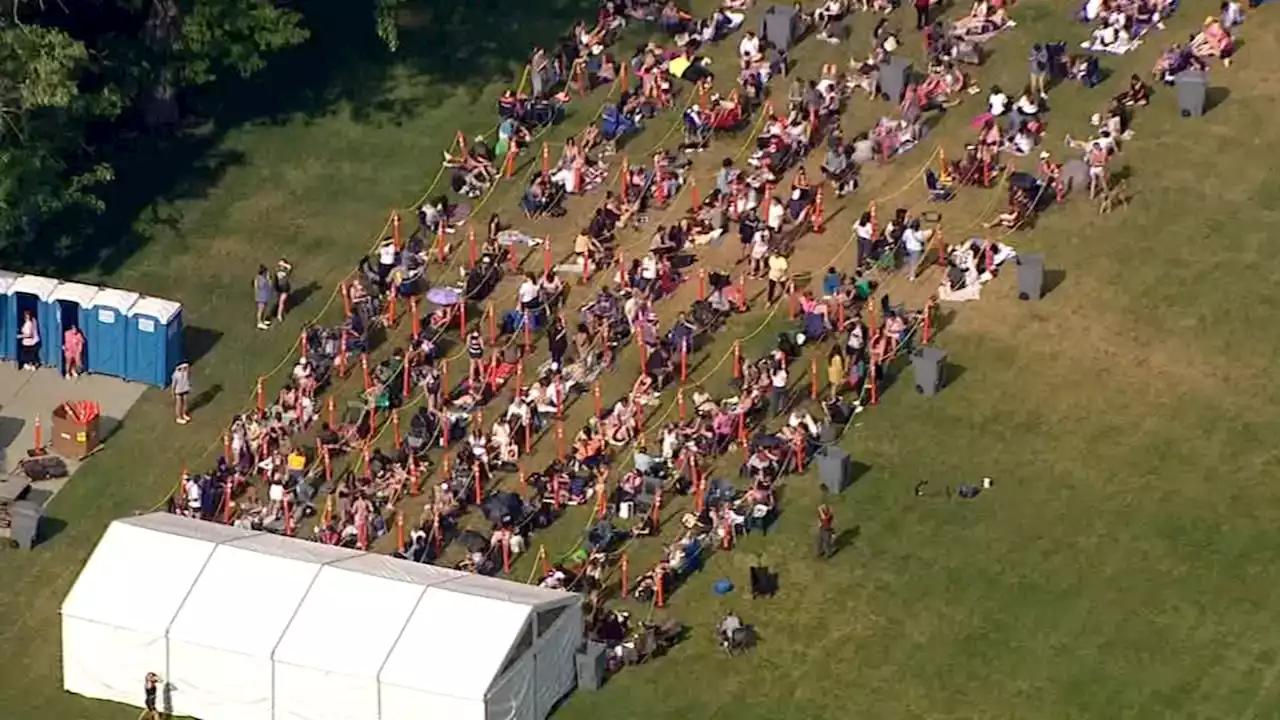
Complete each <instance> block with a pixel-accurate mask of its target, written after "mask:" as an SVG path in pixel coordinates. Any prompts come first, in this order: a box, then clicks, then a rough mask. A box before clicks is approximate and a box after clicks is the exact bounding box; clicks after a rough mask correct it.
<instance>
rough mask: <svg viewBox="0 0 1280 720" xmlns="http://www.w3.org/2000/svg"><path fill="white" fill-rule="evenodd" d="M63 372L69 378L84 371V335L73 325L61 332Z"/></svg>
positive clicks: (75, 376) (77, 375)
mask: <svg viewBox="0 0 1280 720" xmlns="http://www.w3.org/2000/svg"><path fill="white" fill-rule="evenodd" d="M62 360H63V373H64V374H65V375H66V376H67V377H69V378H77V377H80V374H81V373H83V372H84V335H83V334H81V332H80V328H77V327H76V326H75V325H72V326H71V327H69V328H67V330H66V332H64V333H62Z"/></svg>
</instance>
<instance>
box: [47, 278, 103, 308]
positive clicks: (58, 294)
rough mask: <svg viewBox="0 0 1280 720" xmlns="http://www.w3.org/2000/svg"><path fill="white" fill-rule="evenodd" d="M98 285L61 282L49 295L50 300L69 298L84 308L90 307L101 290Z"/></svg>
mask: <svg viewBox="0 0 1280 720" xmlns="http://www.w3.org/2000/svg"><path fill="white" fill-rule="evenodd" d="M101 290H102V288H100V287H98V286H97V285H85V284H84V283H78V282H61V283H58V286H57V287H55V288H54V289H53V292H52V293H51V294H50V295H49V299H50V300H68V301H70V302H73V303H75V304H77V305H79V306H80V307H82V308H86V309H87V308H88V307H89V303H91V302H93V297H94V296H95V295H97V294H98V292H99V291H101Z"/></svg>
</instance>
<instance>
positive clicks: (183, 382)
mask: <svg viewBox="0 0 1280 720" xmlns="http://www.w3.org/2000/svg"><path fill="white" fill-rule="evenodd" d="M169 387H170V388H171V389H172V392H173V415H174V419H175V420H176V421H177V423H178V424H179V425H186V424H187V423H189V422H191V416H190V415H188V414H187V397H188V396H189V395H191V363H189V362H186V361H185V360H184V361H182V362H180V363H178V366H177V367H175V368H174V369H173V376H172V377H170V378H169Z"/></svg>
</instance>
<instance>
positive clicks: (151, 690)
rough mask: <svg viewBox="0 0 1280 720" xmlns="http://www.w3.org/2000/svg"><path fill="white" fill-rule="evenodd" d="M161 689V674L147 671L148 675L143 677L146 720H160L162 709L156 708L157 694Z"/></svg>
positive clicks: (143, 715) (144, 715)
mask: <svg viewBox="0 0 1280 720" xmlns="http://www.w3.org/2000/svg"><path fill="white" fill-rule="evenodd" d="M159 690H160V676H159V675H157V674H155V673H153V672H149V673H147V675H146V677H144V678H143V679H142V694H143V698H142V700H143V705H144V706H145V707H146V710H145V711H144V712H143V714H142V717H143V718H145V720H160V717H161V715H160V711H159V710H157V709H156V694H157V693H158V691H159Z"/></svg>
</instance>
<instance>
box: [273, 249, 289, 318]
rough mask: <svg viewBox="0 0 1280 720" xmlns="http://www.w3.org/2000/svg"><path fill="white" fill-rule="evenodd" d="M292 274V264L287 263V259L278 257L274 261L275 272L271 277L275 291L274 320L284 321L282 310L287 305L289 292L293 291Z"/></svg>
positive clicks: (286, 307)
mask: <svg viewBox="0 0 1280 720" xmlns="http://www.w3.org/2000/svg"><path fill="white" fill-rule="evenodd" d="M292 275H293V265H291V264H289V261H288V260H286V259H284V258H280V259H279V260H277V261H276V273H275V277H274V278H273V281H274V282H273V285H274V286H275V291H276V322H284V311H285V310H286V309H288V306H289V293H290V292H292V291H293V284H292V282H291V276H292Z"/></svg>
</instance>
